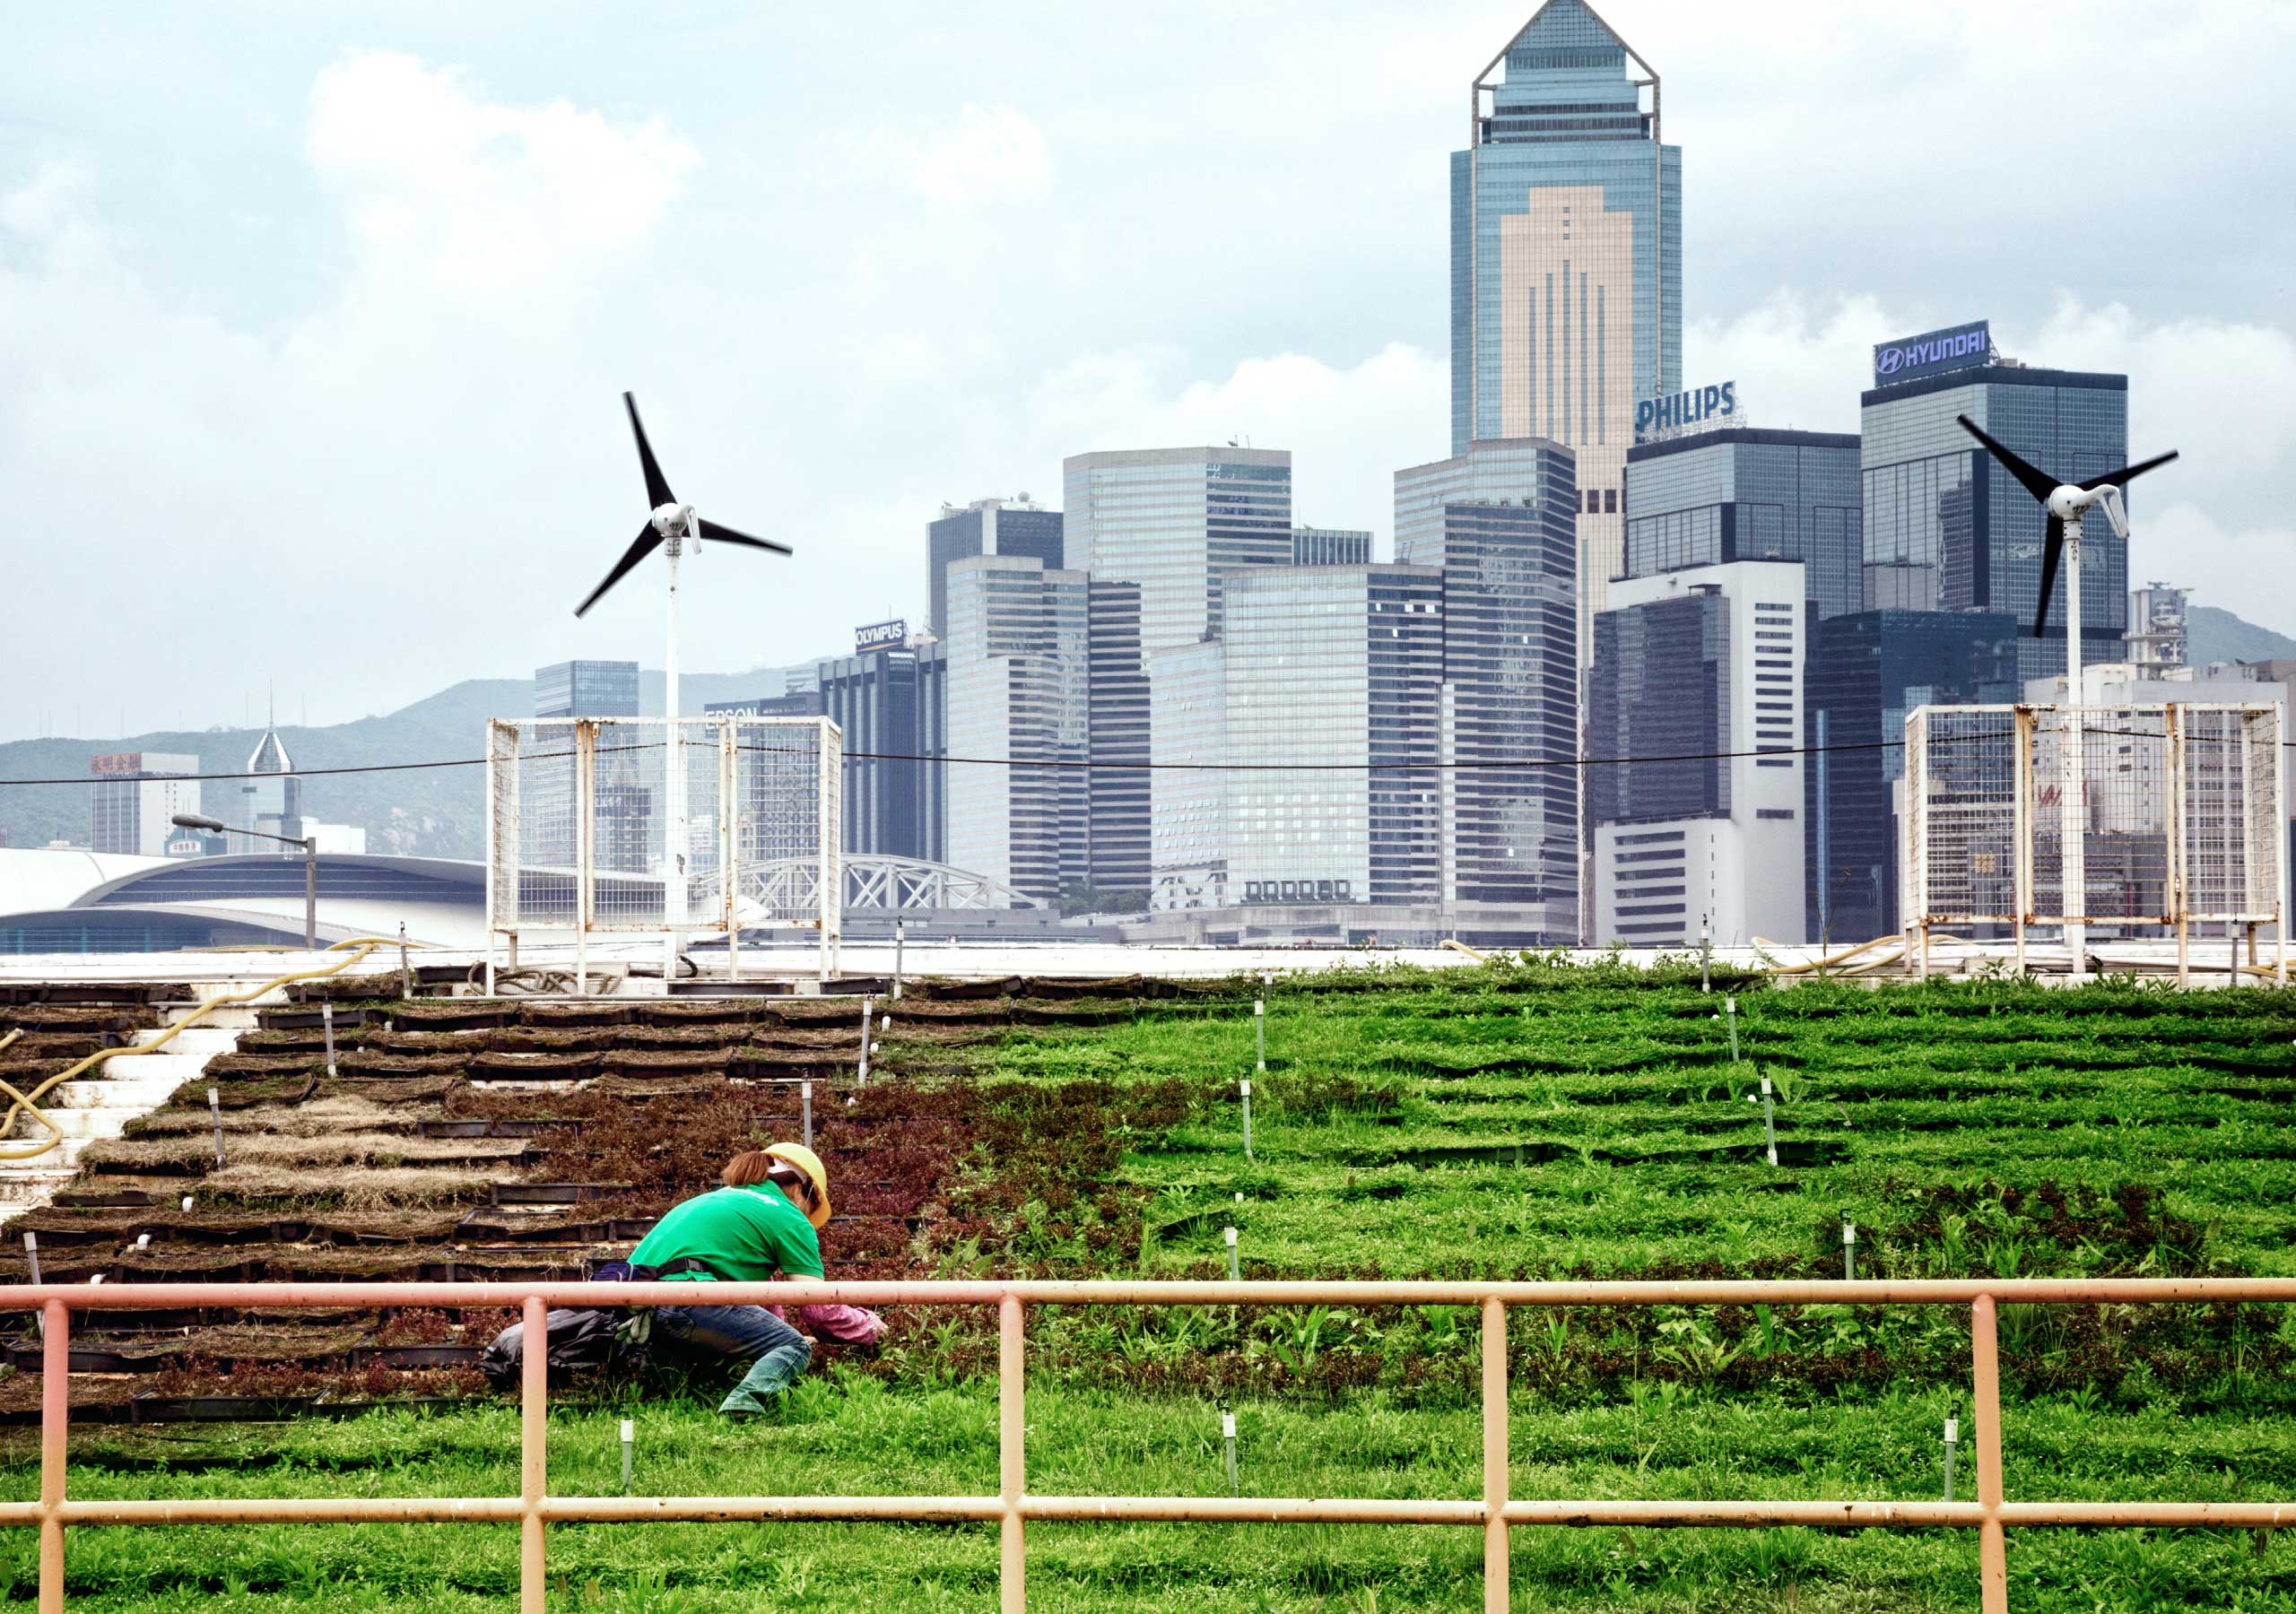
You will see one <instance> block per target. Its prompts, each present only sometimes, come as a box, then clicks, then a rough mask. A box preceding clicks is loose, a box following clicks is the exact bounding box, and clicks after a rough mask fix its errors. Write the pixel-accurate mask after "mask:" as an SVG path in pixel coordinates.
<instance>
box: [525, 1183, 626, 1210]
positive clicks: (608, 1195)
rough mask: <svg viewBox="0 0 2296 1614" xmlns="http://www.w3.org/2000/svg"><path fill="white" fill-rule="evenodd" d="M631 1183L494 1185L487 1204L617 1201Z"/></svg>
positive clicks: (567, 1203)
mask: <svg viewBox="0 0 2296 1614" xmlns="http://www.w3.org/2000/svg"><path fill="white" fill-rule="evenodd" d="M637 1188H638V1184H635V1183H497V1184H494V1185H493V1193H492V1195H491V1198H490V1200H489V1201H488V1202H489V1203H491V1204H496V1205H571V1204H578V1203H580V1202H582V1201H584V1200H608V1199H620V1198H621V1197H622V1195H623V1194H625V1193H635V1192H636V1191H637Z"/></svg>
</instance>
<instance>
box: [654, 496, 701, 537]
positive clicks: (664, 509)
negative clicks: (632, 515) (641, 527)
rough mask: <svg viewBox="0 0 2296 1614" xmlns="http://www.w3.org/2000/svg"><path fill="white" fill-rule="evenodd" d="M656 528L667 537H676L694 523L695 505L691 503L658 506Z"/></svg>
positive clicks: (656, 509) (655, 514)
mask: <svg viewBox="0 0 2296 1614" xmlns="http://www.w3.org/2000/svg"><path fill="white" fill-rule="evenodd" d="M653 521H654V530H655V531H656V532H657V533H659V534H661V535H662V536H663V537H665V538H674V537H676V536H677V535H678V534H681V533H683V532H684V531H685V530H686V529H687V528H688V527H689V526H691V525H692V524H693V507H692V506H691V505H689V504H665V505H660V506H657V507H656V508H655V511H654V516H653Z"/></svg>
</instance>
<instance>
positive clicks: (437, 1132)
mask: <svg viewBox="0 0 2296 1614" xmlns="http://www.w3.org/2000/svg"><path fill="white" fill-rule="evenodd" d="M575 1124H577V1123H575V1122H572V1121H552V1120H549V1119H547V1118H540V1119H535V1118H529V1119H526V1120H501V1121H487V1120H478V1121H422V1122H418V1123H417V1124H416V1125H415V1131H416V1132H419V1133H421V1134H422V1136H423V1137H426V1138H535V1137H539V1136H541V1135H542V1134H543V1133H544V1132H548V1131H549V1130H550V1129H551V1128H552V1127H554V1126H572V1125H575Z"/></svg>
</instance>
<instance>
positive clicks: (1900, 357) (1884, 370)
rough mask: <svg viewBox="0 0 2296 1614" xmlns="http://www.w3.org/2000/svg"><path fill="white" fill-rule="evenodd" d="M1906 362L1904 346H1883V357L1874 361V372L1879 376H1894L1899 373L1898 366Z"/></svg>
mask: <svg viewBox="0 0 2296 1614" xmlns="http://www.w3.org/2000/svg"><path fill="white" fill-rule="evenodd" d="M1904 362H1905V350H1904V349H1903V348H1883V350H1882V356H1881V358H1880V359H1879V360H1876V361H1875V362H1874V374H1875V375H1877V376H1894V375H1896V374H1897V373H1898V366H1900V364H1903V363H1904Z"/></svg>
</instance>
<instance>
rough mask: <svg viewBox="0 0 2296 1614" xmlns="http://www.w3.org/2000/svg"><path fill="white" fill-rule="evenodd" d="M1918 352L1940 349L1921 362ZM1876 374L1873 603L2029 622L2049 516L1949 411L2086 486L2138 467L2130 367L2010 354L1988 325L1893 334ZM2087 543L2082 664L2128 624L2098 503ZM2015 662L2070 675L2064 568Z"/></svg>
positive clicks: (2122, 557)
mask: <svg viewBox="0 0 2296 1614" xmlns="http://www.w3.org/2000/svg"><path fill="white" fill-rule="evenodd" d="M1908 353H1921V354H1930V353H1942V354H1943V355H1944V356H1943V357H1940V358H1936V359H1931V360H1925V361H1922V362H1914V361H1912V360H1909V359H1908V358H1906V357H1905V355H1907V354H1908ZM1862 402H1863V404H1864V413H1863V419H1862V423H1861V428H1860V435H1861V437H1862V438H1863V440H1864V446H1863V450H1862V461H1863V467H1864V474H1865V604H1866V608H1867V609H1868V610H1874V611H1999V612H2007V613H2008V614H2009V615H2011V616H2013V617H2014V618H2016V619H2017V620H2019V621H2021V622H2023V623H2025V624H2026V625H2027V629H2028V631H2029V632H2030V630H2031V623H2032V620H2033V607H2034V605H2035V604H2036V603H2038V601H2039V595H2040V580H2041V537H2042V526H2043V523H2044V521H2045V516H2044V514H2043V512H2042V510H2041V507H2040V505H2039V501H2037V500H2036V499H2034V498H2033V497H2032V495H2031V494H2030V493H2028V492H2026V491H2025V490H2024V489H2022V488H2021V487H2019V486H2018V485H2017V483H2016V482H2015V480H2014V479H2013V478H2012V477H2010V476H2009V475H2008V473H2005V471H2003V470H2002V469H2001V467H2000V466H1998V465H1996V464H1994V463H1993V461H1992V457H1991V456H1989V455H1987V453H1986V452H1985V451H1984V450H1983V449H1982V448H1980V447H1978V445H1977V443H1976V442H1975V441H1974V440H1972V439H1971V438H1970V435H1969V433H1967V432H1966V431H1963V430H1961V426H1960V424H1959V423H1958V422H1957V421H1956V419H1955V417H1956V416H1959V415H1967V416H1969V417H1970V419H1971V420H1972V421H1976V422H1977V423H1978V424H1979V426H1982V427H1983V428H1985V430H1987V432H1989V433H1991V434H1992V435H1993V436H1995V437H1996V438H2000V439H2001V441H2003V442H2004V443H2005V444H2007V445H2008V446H2009V447H2011V448H2012V449H2013V450H2015V451H2016V452H2017V453H2018V454H2019V455H2021V456H2023V457H2024V458H2025V459H2027V460H2030V461H2031V462H2032V464H2036V465H2038V466H2039V467H2040V468H2041V469H2042V470H2043V471H2045V472H2047V473H2048V474H2049V475H2051V476H2056V477H2061V478H2063V479H2065V480H2066V481H2070V482H2078V481H2080V480H2081V479H2083V478H2084V477H2090V476H2095V475H2097V474H2098V473H2100V472H2105V471H2111V470H2115V469H2117V468H2118V467H2120V466H2122V465H2126V464H2128V377H2126V376H2115V375H2101V374H2097V373H2094V372H2090V371H2083V370H2052V369H2030V368H2028V367H2027V366H2025V365H2022V364H2020V363H2017V362H2015V361H2014V360H2005V359H2002V358H2000V357H1999V355H1998V354H1997V353H1996V352H1995V351H1994V349H1993V347H1992V344H1991V339H1990V335H1989V333H1988V329H1987V325H1986V324H1985V322H1983V321H1979V322H1977V323H1975V324H1973V325H1961V326H1955V327H1953V328H1952V330H1949V331H1941V332H1934V333H1931V334H1929V335H1927V336H1924V337H1917V338H1912V339H1909V340H1908V341H1905V342H1897V343H1883V344H1882V345H1881V346H1880V347H1878V348H1876V349H1875V350H1874V386H1873V387H1872V388H1871V389H1870V390H1869V391H1867V392H1866V393H1865V395H1863V398H1862ZM2081 547H2082V557H2081V560H2082V601H2081V626H2082V634H2081V638H2082V652H2081V654H2082V659H2083V661H2084V662H2089V663H2092V664H2094V663H2099V662H2117V661H2119V660H2121V659H2122V658H2123V646H2122V642H2121V635H2122V632H2123V630H2124V629H2126V626H2127V624H2128V543H2127V541H2126V539H2122V538H2119V537H2116V536H2115V535H2114V534H2113V531H2112V528H2111V526H2110V525H2109V524H2108V523H2107V521H2106V520H2105V517H2104V513H2103V512H2102V511H2097V510H2092V511H2091V512H2090V513H2089V514H2088V515H2087V516H2083V519H2082V540H2081ZM2017 660H2018V677H2019V679H2020V680H2023V679H2028V678H2048V677H2051V676H2054V675H2056V674H2057V673H2061V672H2064V671H2065V589H2064V582H2063V578H2062V577H2060V578H2059V580H2058V584H2057V587H2056V588H2054V589H2052V590H2051V591H2050V597H2049V607H2048V620H2047V626H2046V628H2045V629H2044V633H2043V637H2042V638H2038V639H2036V638H2025V639H2023V640H2022V641H2021V642H2020V643H2019V645H2018V646H2017Z"/></svg>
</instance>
